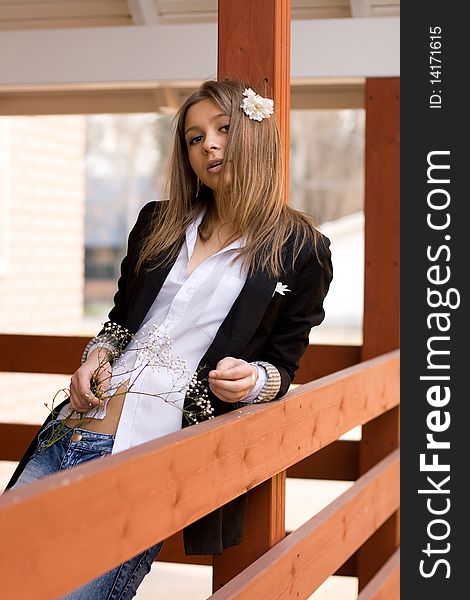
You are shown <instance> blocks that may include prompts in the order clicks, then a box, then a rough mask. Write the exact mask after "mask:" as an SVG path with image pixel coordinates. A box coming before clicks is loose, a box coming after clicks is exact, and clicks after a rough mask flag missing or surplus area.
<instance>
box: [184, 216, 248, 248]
mask: <svg viewBox="0 0 470 600" xmlns="http://www.w3.org/2000/svg"><path fill="white" fill-rule="evenodd" d="M203 217H204V212H200V213H199V214H198V215H197V217H196V218H195V219H194V221H192V222H191V223H190V224H189V225H188V227H187V228H186V249H187V251H188V256H191V255H192V253H193V250H194V246H195V245H196V238H197V229H198V227H199V225H200V224H201V221H202V218H203ZM242 245H243V238H241V237H240V238H237V239H236V240H234V241H233V242H232V243H231V244H229V245H228V246H225V248H222V250H219V251H218V252H216V254H221V253H222V252H227V251H228V250H237V249H239V248H241V247H242ZM214 256H215V254H214Z"/></svg>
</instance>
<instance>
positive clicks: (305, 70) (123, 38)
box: [0, 17, 400, 90]
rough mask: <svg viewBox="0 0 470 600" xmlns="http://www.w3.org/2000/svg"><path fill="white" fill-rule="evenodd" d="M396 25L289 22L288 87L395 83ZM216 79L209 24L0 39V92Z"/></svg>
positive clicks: (395, 20) (385, 21)
mask: <svg viewBox="0 0 470 600" xmlns="http://www.w3.org/2000/svg"><path fill="white" fill-rule="evenodd" d="M399 22H400V20H399V17H375V18H370V19H361V18H358V19H320V20H319V19H312V20H305V21H294V22H292V26H291V40H292V42H291V43H292V48H291V57H292V58H291V77H292V79H293V80H295V79H302V78H306V79H312V78H317V77H338V78H341V77H387V76H392V77H394V76H398V75H399V73H400V56H399V54H400V52H399V47H400V27H399ZM338 40H340V42H338ZM216 75H217V26H216V24H213V23H198V24H181V25H149V26H147V27H139V26H135V27H97V28H87V29H57V30H49V31H42V30H36V31H8V32H3V33H0V90H1V87H2V86H4V87H6V88H11V87H21V86H41V85H51V86H54V85H56V86H57V85H68V84H69V85H74V84H93V83H95V84H104V85H106V84H120V83H122V84H125V83H131V82H146V81H155V82H158V81H163V82H164V81H175V80H203V79H210V78H214V77H216Z"/></svg>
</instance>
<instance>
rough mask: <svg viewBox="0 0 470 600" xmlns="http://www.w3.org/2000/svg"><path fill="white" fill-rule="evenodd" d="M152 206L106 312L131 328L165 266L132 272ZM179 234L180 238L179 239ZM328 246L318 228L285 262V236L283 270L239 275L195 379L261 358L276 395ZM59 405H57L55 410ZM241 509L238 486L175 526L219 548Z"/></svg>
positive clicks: (230, 539)
mask: <svg viewBox="0 0 470 600" xmlns="http://www.w3.org/2000/svg"><path fill="white" fill-rule="evenodd" d="M160 206H161V205H160V203H157V202H149V203H148V204H146V205H145V206H144V207H143V208H142V210H141V211H140V213H139V216H138V219H137V222H136V224H135V225H134V227H133V229H132V231H131V233H130V234H129V238H128V247H127V254H126V257H125V258H124V259H123V261H122V263H121V276H120V278H119V281H118V289H117V292H116V294H115V296H114V306H113V308H112V309H111V311H110V313H109V320H110V321H112V322H114V323H118V324H120V325H123V326H124V327H126V328H127V329H128V330H129V331H130V332H131V333H136V332H137V330H138V328H139V326H140V324H141V323H142V321H143V320H144V318H145V316H146V314H147V312H148V310H149V308H150V306H151V305H152V303H153V301H154V300H155V297H156V295H157V294H158V292H159V291H160V289H161V287H162V285H163V282H164V281H165V279H166V277H167V275H168V273H169V272H170V270H171V267H172V266H173V265H172V264H170V265H168V266H167V267H165V268H161V269H154V270H145V269H141V270H140V272H139V274H138V275H137V274H136V272H135V267H136V264H137V260H138V256H139V251H140V248H141V243H142V241H143V239H144V238H145V235H146V233H147V232H148V230H149V227H150V224H151V223H152V219H156V220H157V222H158V214H159V207H160ZM183 241H184V238H182V239H181V240H180V245H181V244H182V243H183ZM328 248H329V240H328V239H327V238H325V237H324V236H321V240H320V243H319V244H318V245H317V252H315V250H314V247H313V243H312V244H311V245H310V244H309V245H306V246H305V247H304V248H303V249H302V250H301V252H300V253H299V255H298V256H297V258H296V260H295V264H294V266H293V267H292V248H291V246H290V244H287V245H286V247H285V248H284V252H283V254H284V256H283V264H284V272H283V274H282V275H281V276H280V277H279V278H275V277H270V276H268V275H266V274H265V273H264V272H262V271H259V272H257V273H255V274H254V275H253V276H252V277H248V278H247V280H246V282H245V285H244V286H243V288H242V290H241V292H240V294H239V296H238V297H237V299H236V301H235V302H234V304H233V306H232V308H231V309H230V311H229V313H228V314H227V316H226V318H225V320H224V321H223V323H222V324H221V326H220V328H219V330H218V331H217V334H216V336H215V338H214V340H213V342H212V344H211V345H210V347H209V348H208V350H207V352H206V353H205V355H204V356H203V357H202V359H201V361H200V364H199V374H198V377H199V378H200V379H201V378H203V377H205V376H206V375H207V373H208V372H209V371H210V370H211V369H214V368H215V366H216V364H217V363H218V361H219V360H221V359H222V358H224V357H225V356H234V357H236V358H242V359H244V360H246V361H248V362H251V361H254V360H264V361H267V362H269V363H271V364H273V365H274V366H275V367H276V368H277V369H278V370H279V373H280V374H281V387H280V390H279V392H278V394H277V398H279V397H281V396H283V395H284V394H285V393H286V392H287V390H288V389H289V385H290V383H291V382H292V380H293V379H294V375H295V372H296V370H297V369H298V366H299V361H300V358H301V356H302V354H303V353H304V352H305V350H306V348H307V345H308V338H309V332H310V329H311V328H312V327H313V326H315V325H319V324H320V323H321V322H322V320H323V318H324V310H323V300H324V297H325V295H326V293H327V291H328V288H329V285H330V282H331V279H332V266H331V258H330V252H329V249H328ZM317 254H318V255H319V256H320V259H321V263H320V261H319V259H318V257H317ZM278 281H280V282H281V283H282V284H284V285H286V286H287V288H288V289H289V290H290V291H288V292H285V294H284V295H282V294H279V293H275V288H276V284H277V283H278ZM210 399H211V404H212V406H213V407H214V415H215V416H218V415H221V414H223V413H226V412H228V411H230V410H234V409H236V408H240V407H241V406H245V405H244V404H241V403H235V404H230V403H226V402H223V401H221V400H219V399H218V398H216V397H215V396H214V395H212V394H211V393H210ZM60 408H61V406H58V407H57V410H60ZM49 419H50V417H49V418H48V419H47V420H46V423H47V422H48V420H49ZM187 425H189V423H187V422H186V420H185V419H183V427H185V426H187ZM35 448H36V440H33V442H32V444H31V446H30V447H29V448H28V450H27V452H26V454H25V456H24V457H23V458H22V460H21V461H20V463H19V465H18V468H17V469H16V471H15V473H14V475H13V477H12V479H11V481H10V483H9V484H8V487H11V486H12V485H13V484H14V482H15V481H16V479H17V478H18V477H19V475H20V473H21V471H22V470H23V468H24V465H25V464H26V462H27V460H28V458H29V457H30V456H31V454H32V453H33V452H34V450H35ZM245 509H246V494H243V495H242V496H240V497H238V498H235V499H234V500H232V501H231V502H229V503H227V504H226V505H224V506H222V507H220V508H219V509H217V510H215V511H213V512H212V513H210V514H209V515H206V516H205V517H203V518H201V519H199V520H198V521H196V522H195V523H193V524H192V525H189V526H188V527H186V528H185V529H184V531H183V537H184V543H185V551H186V554H221V553H222V551H223V549H224V548H227V547H229V546H233V545H236V544H239V543H240V542H241V540H242V536H243V526H244V518H245Z"/></svg>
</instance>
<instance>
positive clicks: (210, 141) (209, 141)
mask: <svg viewBox="0 0 470 600" xmlns="http://www.w3.org/2000/svg"><path fill="white" fill-rule="evenodd" d="M219 147H220V144H219V143H218V141H217V136H216V135H215V134H213V133H208V134H207V135H206V137H205V138H204V143H203V148H204V150H205V151H206V152H210V151H211V150H217V149H218V148H219Z"/></svg>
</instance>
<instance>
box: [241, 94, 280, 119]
mask: <svg viewBox="0 0 470 600" xmlns="http://www.w3.org/2000/svg"><path fill="white" fill-rule="evenodd" d="M243 95H244V96H245V98H243V102H242V103H241V104H240V108H243V112H244V113H245V115H247V116H248V117H249V118H250V119H253V120H254V121H262V120H263V119H269V117H270V116H271V115H272V114H273V113H274V100H271V99H270V98H263V96H260V95H259V94H257V93H256V92H254V91H253V90H252V89H251V88H245V91H244V92H243Z"/></svg>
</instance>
